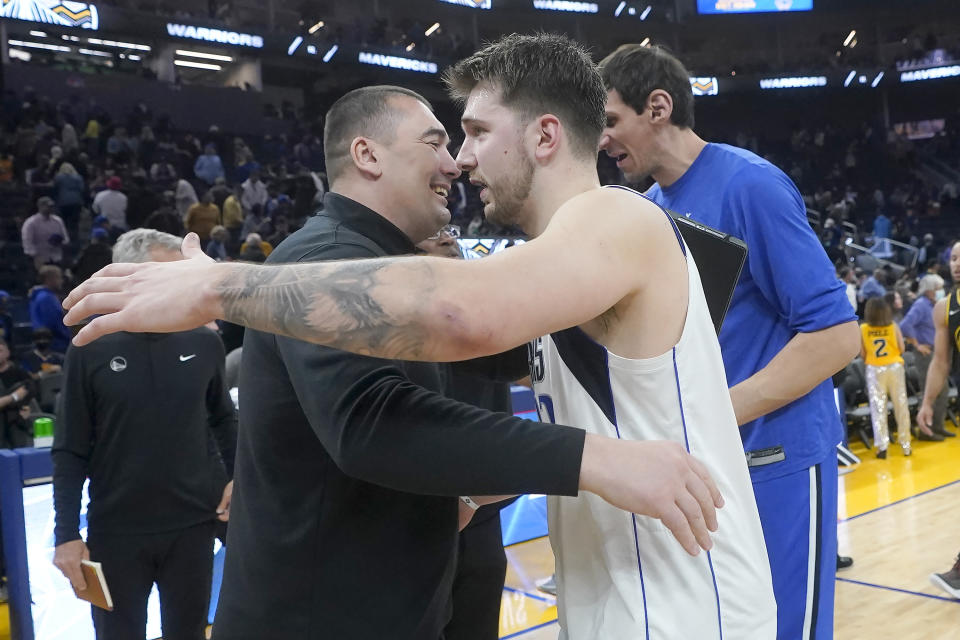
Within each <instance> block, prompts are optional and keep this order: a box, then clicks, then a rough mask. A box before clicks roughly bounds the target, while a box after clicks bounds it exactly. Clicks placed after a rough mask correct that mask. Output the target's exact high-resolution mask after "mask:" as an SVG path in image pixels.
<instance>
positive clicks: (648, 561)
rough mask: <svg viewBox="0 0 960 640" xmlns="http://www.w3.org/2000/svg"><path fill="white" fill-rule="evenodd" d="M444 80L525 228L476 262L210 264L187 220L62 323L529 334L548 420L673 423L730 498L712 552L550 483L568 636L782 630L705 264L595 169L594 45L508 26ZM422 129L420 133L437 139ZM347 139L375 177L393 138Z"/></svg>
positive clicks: (644, 428)
mask: <svg viewBox="0 0 960 640" xmlns="http://www.w3.org/2000/svg"><path fill="white" fill-rule="evenodd" d="M446 81H447V84H448V87H449V88H450V90H451V93H452V94H453V96H454V97H455V98H458V99H461V100H464V101H465V110H464V114H463V118H462V125H463V129H464V132H465V134H466V139H465V141H464V143H463V146H462V148H461V150H460V153H459V155H458V157H457V164H458V167H459V168H460V169H461V170H463V171H468V172H469V173H470V177H471V181H472V182H473V183H474V184H477V185H478V186H480V187H482V189H481V192H480V198H481V200H482V201H483V202H484V205H485V212H486V215H487V216H488V217H490V218H491V219H494V220H496V221H498V222H501V223H512V224H517V225H519V226H521V227H522V228H523V229H524V231H526V233H527V234H528V235H530V236H531V237H532V238H534V239H533V240H531V241H530V242H528V243H526V244H523V245H521V246H518V247H515V248H511V249H510V250H509V251H504V252H502V253H500V254H497V255H494V256H491V257H488V258H485V259H483V260H477V261H455V260H441V259H432V258H408V257H404V258H398V259H392V258H387V259H378V260H360V261H349V262H335V263H317V264H297V265H281V266H272V267H271V266H269V265H268V266H258V265H241V264H231V263H210V262H208V261H206V260H205V259H204V258H203V257H202V256H201V255H200V254H199V252H198V250H197V245H196V239H195V238H193V237H192V236H190V237H188V239H187V241H186V242H185V251H186V252H187V253H188V254H190V255H192V256H194V257H195V259H194V260H189V261H185V262H186V263H187V264H188V266H187V267H186V268H184V267H183V266H179V265H182V264H183V263H173V267H172V268H171V267H170V266H167V267H163V266H159V265H158V266H151V267H148V268H142V267H138V266H134V265H130V266H125V267H119V266H116V265H115V266H114V267H113V268H110V269H107V270H104V271H102V272H101V273H100V274H99V277H96V278H94V279H92V280H90V281H88V282H87V283H85V284H84V285H82V286H81V287H80V288H78V289H77V290H75V291H74V293H73V294H71V296H70V297H69V298H68V300H67V301H66V303H65V306H67V307H68V308H70V312H69V314H68V316H67V321H68V322H70V323H74V322H78V321H79V320H81V319H82V318H85V317H88V316H91V315H94V314H100V313H105V314H107V315H104V316H101V317H99V318H97V319H94V320H93V321H92V322H91V323H90V324H88V325H87V326H86V327H85V328H84V329H83V330H82V331H81V332H80V334H79V335H78V336H77V339H76V341H77V342H78V343H85V342H87V341H89V340H92V339H95V338H96V337H97V336H98V335H102V334H104V333H107V332H111V331H118V330H127V331H172V330H179V329H181V328H185V327H188V326H194V325H198V324H201V323H202V322H206V321H209V320H210V319H211V318H214V317H218V318H225V319H227V320H230V321H232V322H237V323H240V324H245V325H247V326H250V327H253V328H256V329H259V330H262V331H272V332H275V333H281V334H284V335H289V336H292V337H295V338H299V339H303V340H308V341H312V342H317V343H320V344H326V345H330V346H333V347H336V348H339V349H344V350H349V351H355V352H357V353H363V354H369V355H374V356H378V357H388V358H397V359H407V360H425V361H454V360H462V359H467V358H473V357H478V356H483V355H489V354H496V353H501V352H504V351H506V350H507V349H509V348H512V347H515V346H516V345H520V344H523V343H525V342H531V343H532V345H534V346H533V347H532V348H531V376H532V379H533V382H534V385H535V389H536V393H537V395H538V398H539V401H540V409H541V417H542V418H543V419H544V420H547V419H549V420H551V421H557V422H561V423H569V424H575V425H578V426H581V427H585V428H587V429H588V431H590V432H592V433H593V434H597V435H602V436H608V437H610V438H617V439H631V440H672V441H675V442H678V443H680V444H681V445H682V446H683V447H684V448H685V449H686V450H687V451H688V452H690V453H691V454H692V455H694V456H695V457H696V458H698V459H700V460H702V461H703V462H704V464H705V466H706V467H707V469H708V470H709V472H710V474H711V476H712V477H713V478H714V479H715V481H716V483H717V485H718V486H719V488H720V491H721V492H722V494H723V496H724V498H725V506H724V508H723V509H721V510H720V511H719V512H718V513H717V516H718V519H719V529H718V530H717V533H715V534H714V536H713V540H712V547H711V545H710V542H709V541H704V540H702V539H698V542H700V545H701V546H702V547H703V548H704V549H710V550H709V551H708V552H707V553H699V554H697V555H691V553H692V552H694V551H695V550H696V544H695V543H694V545H693V547H694V548H693V549H691V545H690V542H691V540H690V538H689V537H688V536H687V535H686V534H685V533H683V530H682V527H677V526H675V524H674V523H675V519H676V518H684V519H690V521H691V522H692V521H695V520H696V518H697V516H696V511H697V509H696V505H693V504H690V502H689V498H687V497H678V498H677V499H676V501H675V503H674V504H673V505H672V506H671V507H670V508H667V509H665V510H664V511H663V512H661V513H655V514H653V515H656V516H657V518H659V519H657V518H651V517H648V516H646V515H633V514H631V513H627V512H626V511H621V510H620V509H617V508H615V507H614V506H612V505H611V504H610V503H613V504H618V505H619V506H624V504H623V503H622V502H619V501H618V500H616V499H610V496H605V497H606V498H608V501H604V500H602V499H600V498H598V497H596V496H594V495H592V494H590V493H588V492H585V491H581V494H580V496H579V497H576V498H563V499H554V500H552V503H551V509H550V527H551V541H552V544H553V546H554V551H555V554H556V558H557V580H558V587H559V595H558V605H559V611H560V614H559V615H560V625H561V628H562V630H561V636H562V637H563V638H569V639H570V640H595V639H611V640H622V639H634V638H671V639H680V638H684V639H687V638H690V639H694V638H695V639H697V640H711V639H720V638H724V639H726V640H732V639H735V638H740V639H750V640H764V639H772V638H774V637H775V635H776V605H775V603H774V597H773V590H772V585H771V577H770V569H769V566H768V563H767V554H766V550H765V547H764V541H763V535H762V531H761V527H760V520H759V517H758V515H757V509H756V504H755V502H754V498H753V491H752V488H751V484H750V479H749V476H748V472H747V465H746V461H745V458H744V455H743V451H742V446H741V444H740V438H739V433H738V431H737V425H736V419H735V417H734V413H733V408H732V405H731V402H730V396H729V393H728V391H727V384H726V378H725V375H724V369H723V363H722V361H721V356H720V349H719V346H718V343H717V338H716V334H715V331H714V327H713V324H712V322H711V319H710V315H709V311H708V309H707V306H706V303H705V300H704V295H703V290H702V287H701V284H700V278H699V274H698V272H697V268H696V265H695V263H694V261H693V258H692V257H691V256H690V254H689V252H688V251H687V249H686V246H685V245H684V243H683V240H682V239H681V237H680V235H679V233H678V231H677V229H676V227H675V226H674V225H673V222H672V220H671V218H669V216H668V215H667V214H666V213H665V212H664V211H663V210H662V209H660V208H659V207H657V206H656V205H654V204H653V203H651V202H650V201H648V200H646V199H645V198H643V197H642V196H640V195H639V194H636V193H634V192H631V191H629V190H625V189H619V188H601V187H600V184H599V179H598V176H597V171H596V154H597V145H598V141H599V138H600V132H601V130H602V128H603V126H604V102H605V95H606V91H605V89H604V87H603V84H602V82H601V79H600V77H599V74H598V73H597V71H596V68H595V67H594V65H593V64H592V62H591V61H590V58H589V56H588V55H587V54H586V52H585V51H583V50H582V49H581V48H579V47H578V46H577V45H575V44H574V43H572V42H571V41H569V40H567V39H566V38H564V37H562V36H554V35H537V36H517V35H513V36H508V37H505V38H503V39H502V40H500V41H498V42H496V43H494V44H491V45H489V46H487V47H485V48H484V49H482V50H481V51H479V52H478V53H477V54H475V55H474V56H471V57H470V58H467V59H466V60H464V61H462V62H460V63H459V64H457V65H455V66H454V67H453V68H452V69H451V70H450V71H449V72H448V74H447V77H446ZM433 140H434V139H433V138H431V139H428V140H425V141H424V144H429V145H431V146H432V147H435V150H436V152H437V153H438V154H442V153H445V149H444V148H443V144H435V143H434V141H433ZM357 141H360V142H357ZM352 151H353V153H354V156H355V157H354V158H353V161H354V162H355V163H356V164H357V165H358V166H361V165H362V166H364V167H366V170H367V171H368V172H369V175H370V176H371V177H370V179H379V178H378V176H379V175H381V174H380V173H378V172H379V171H380V165H378V163H381V162H387V161H388V160H389V158H390V155H389V151H388V149H385V148H380V147H377V146H376V145H370V144H368V143H367V142H366V141H363V140H361V139H359V138H358V139H357V140H355V144H354V147H353V150H352ZM384 175H385V174H384ZM428 185H429V186H428ZM432 185H433V183H431V182H429V181H426V180H425V184H424V185H423V187H422V188H424V189H427V188H432ZM410 188H411V189H413V188H414V187H413V186H411V187H410ZM440 195H441V196H442V194H440ZM475 300H483V301H484V304H483V305H474V301H475ZM541 336H543V337H541ZM589 438H590V436H588V439H589ZM584 461H585V462H584V467H586V464H587V463H586V449H585V457H584ZM662 488H663V490H667V487H666V486H664V487H662ZM651 489H654V488H651ZM657 490H659V487H658V488H656V489H654V491H655V492H656V491H657ZM671 500H672V498H671ZM671 511H673V515H670V513H669V512H671ZM689 514H693V516H690V515H689ZM664 525H667V526H664ZM668 527H669V530H668ZM671 531H673V532H674V535H676V536H677V539H678V540H680V541H681V542H682V543H683V546H681V545H678V544H677V541H676V540H674V539H673V537H672V536H671V535H670V532H671ZM678 532H679V533H678ZM705 543H706V544H705ZM684 547H686V548H687V550H688V551H691V553H687V552H685V551H684Z"/></svg>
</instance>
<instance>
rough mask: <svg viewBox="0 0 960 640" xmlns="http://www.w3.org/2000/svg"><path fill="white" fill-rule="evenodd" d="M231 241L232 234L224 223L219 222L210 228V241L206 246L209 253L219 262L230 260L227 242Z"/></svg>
mask: <svg viewBox="0 0 960 640" xmlns="http://www.w3.org/2000/svg"><path fill="white" fill-rule="evenodd" d="M229 242H230V234H229V233H228V232H227V230H226V229H225V228H224V227H223V225H219V224H218V225H217V226H215V227H214V228H213V229H211V230H210V242H209V243H208V244H207V248H206V253H207V255H208V256H210V257H211V258H213V259H214V260H216V261H217V262H223V261H224V260H229V259H230V255H229V254H228V253H227V244H228V243H229Z"/></svg>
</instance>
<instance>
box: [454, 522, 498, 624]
mask: <svg viewBox="0 0 960 640" xmlns="http://www.w3.org/2000/svg"><path fill="white" fill-rule="evenodd" d="M484 508H486V507H484ZM492 508H496V509H497V511H496V513H495V515H493V516H491V517H487V518H484V519H483V520H481V521H479V522H476V523H470V525H469V526H467V528H466V529H464V530H463V531H461V532H460V549H459V554H458V556H457V575H456V577H455V578H454V582H453V618H452V619H451V620H450V622H449V623H448V624H447V627H446V628H445V629H444V630H443V638H444V640H496V639H497V638H499V637H500V599H501V598H502V597H503V580H504V578H505V577H506V575H507V555H506V554H505V553H504V552H503V537H502V535H501V532H500V512H499V507H492ZM482 509H483V508H482ZM477 515H478V516H480V515H483V514H480V513H478V514H477Z"/></svg>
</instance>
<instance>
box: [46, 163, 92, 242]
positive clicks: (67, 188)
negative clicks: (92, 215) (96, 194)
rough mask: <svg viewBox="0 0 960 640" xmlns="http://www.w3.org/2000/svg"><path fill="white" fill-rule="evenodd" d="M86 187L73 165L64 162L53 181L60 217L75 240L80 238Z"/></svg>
mask: <svg viewBox="0 0 960 640" xmlns="http://www.w3.org/2000/svg"><path fill="white" fill-rule="evenodd" d="M84 186H85V185H84V182H83V178H82V177H81V176H80V174H79V173H77V170H76V169H75V168H74V166H73V165H72V164H70V163H69V162H64V163H63V164H61V165H60V170H59V171H57V176H56V178H54V179H53V187H54V193H56V202H57V209H58V210H59V212H60V217H61V218H62V219H63V222H64V224H65V225H66V227H67V230H68V231H69V232H70V236H71V237H73V238H78V237H79V236H80V233H79V228H80V210H81V209H83V199H84V195H85V194H84Z"/></svg>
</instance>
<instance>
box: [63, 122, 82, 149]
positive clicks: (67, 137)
mask: <svg viewBox="0 0 960 640" xmlns="http://www.w3.org/2000/svg"><path fill="white" fill-rule="evenodd" d="M60 146H61V147H63V153H64V155H65V156H67V157H70V155H71V154H73V153H74V152H76V151H79V150H80V141H79V140H78V139H77V130H76V129H75V128H74V127H73V125H72V124H70V123H69V122H65V123H64V124H63V129H61V130H60Z"/></svg>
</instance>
